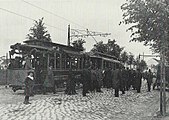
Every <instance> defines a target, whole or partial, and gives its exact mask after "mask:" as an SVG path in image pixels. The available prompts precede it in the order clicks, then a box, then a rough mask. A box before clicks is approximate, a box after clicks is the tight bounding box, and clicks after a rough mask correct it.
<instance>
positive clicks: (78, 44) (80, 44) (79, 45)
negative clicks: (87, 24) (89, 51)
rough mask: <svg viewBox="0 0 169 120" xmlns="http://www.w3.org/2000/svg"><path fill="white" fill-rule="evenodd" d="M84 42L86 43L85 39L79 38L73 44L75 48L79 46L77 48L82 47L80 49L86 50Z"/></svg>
mask: <svg viewBox="0 0 169 120" xmlns="http://www.w3.org/2000/svg"><path fill="white" fill-rule="evenodd" d="M84 43H86V41H85V40H83V39H79V40H75V41H73V42H72V45H73V47H74V48H77V49H80V50H85V48H84V46H83V45H84Z"/></svg>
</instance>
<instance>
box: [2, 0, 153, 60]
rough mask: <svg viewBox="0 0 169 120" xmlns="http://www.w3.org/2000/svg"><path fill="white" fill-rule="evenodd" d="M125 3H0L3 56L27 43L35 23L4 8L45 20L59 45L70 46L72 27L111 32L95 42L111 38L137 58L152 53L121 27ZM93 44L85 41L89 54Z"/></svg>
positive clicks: (86, 0)
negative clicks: (15, 45)
mask: <svg viewBox="0 0 169 120" xmlns="http://www.w3.org/2000/svg"><path fill="white" fill-rule="evenodd" d="M26 2H29V3H31V4H33V5H36V6H38V7H40V8H43V9H45V10H47V11H50V12H51V13H53V14H55V15H52V14H49V13H47V12H45V11H43V10H41V9H39V8H36V7H33V6H31V5H30V4H27V3H26ZM123 3H125V0H0V36H1V37H0V42H1V44H0V48H1V50H0V56H3V55H5V54H6V53H7V52H8V51H9V50H10V45H12V44H15V43H22V42H23V41H24V40H26V35H27V34H28V33H29V32H30V31H29V29H30V28H31V27H32V26H33V23H34V21H33V20H30V19H26V18H24V17H19V16H17V15H15V14H11V13H9V12H7V11H4V9H5V10H8V11H12V12H15V13H17V14H20V15H23V16H26V17H29V18H31V19H34V20H38V19H40V18H42V17H44V22H45V24H47V25H50V26H53V27H50V26H46V27H47V30H48V32H49V33H50V35H51V38H52V41H53V42H56V43H60V44H67V28H68V25H69V24H70V26H71V28H72V29H80V30H85V29H89V31H90V30H91V31H96V32H103V33H111V35H110V36H107V37H100V36H99V37H98V36H97V37H95V39H96V40H97V41H100V40H102V41H103V42H104V43H106V42H107V40H108V39H115V40H116V41H117V44H119V45H120V46H121V47H124V50H125V51H127V52H131V53H133V54H134V55H135V56H138V55H139V54H143V52H144V54H152V53H151V50H150V49H149V47H145V46H143V44H142V43H135V42H129V40H130V34H131V33H130V32H126V29H127V28H128V27H129V26H127V25H119V23H120V21H122V10H121V9H120V6H121V5H122V4H123ZM2 9H3V10H2ZM73 40H76V39H73ZM94 44H95V41H94V39H93V38H92V37H88V38H86V44H85V45H84V46H85V48H86V51H90V49H91V48H92V47H93V45H94ZM148 59H149V58H147V60H148Z"/></svg>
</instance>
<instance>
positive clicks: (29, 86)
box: [24, 71, 34, 104]
mask: <svg viewBox="0 0 169 120" xmlns="http://www.w3.org/2000/svg"><path fill="white" fill-rule="evenodd" d="M33 80H34V78H33V72H32V71H30V72H28V76H27V77H26V79H25V81H24V83H25V101H24V104H30V102H29V97H30V95H31V92H32V85H33Z"/></svg>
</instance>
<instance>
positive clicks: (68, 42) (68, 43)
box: [67, 25, 70, 46]
mask: <svg viewBox="0 0 169 120" xmlns="http://www.w3.org/2000/svg"><path fill="white" fill-rule="evenodd" d="M67 45H68V46H70V25H68V41H67Z"/></svg>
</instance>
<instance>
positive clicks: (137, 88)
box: [135, 69, 142, 93]
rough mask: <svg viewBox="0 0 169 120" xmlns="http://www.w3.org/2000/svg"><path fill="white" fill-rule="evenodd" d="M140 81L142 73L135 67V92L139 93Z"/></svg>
mask: <svg viewBox="0 0 169 120" xmlns="http://www.w3.org/2000/svg"><path fill="white" fill-rule="evenodd" d="M141 83H142V73H141V71H140V69H137V71H136V84H135V86H136V90H137V93H140V91H141Z"/></svg>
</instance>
